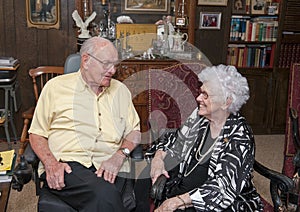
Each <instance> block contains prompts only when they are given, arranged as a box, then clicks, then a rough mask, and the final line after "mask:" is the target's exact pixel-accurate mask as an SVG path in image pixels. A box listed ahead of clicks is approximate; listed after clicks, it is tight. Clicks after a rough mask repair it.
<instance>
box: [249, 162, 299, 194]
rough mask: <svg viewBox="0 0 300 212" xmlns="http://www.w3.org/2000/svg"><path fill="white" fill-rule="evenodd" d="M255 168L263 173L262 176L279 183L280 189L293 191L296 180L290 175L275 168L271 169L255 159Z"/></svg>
mask: <svg viewBox="0 0 300 212" xmlns="http://www.w3.org/2000/svg"><path fill="white" fill-rule="evenodd" d="M253 167H254V170H255V171H256V172H258V173H259V174H261V175H262V176H264V177H266V178H268V179H270V180H271V182H273V183H276V184H278V185H279V189H280V190H281V191H283V192H288V191H291V190H292V189H293V188H294V181H293V180H292V179H291V178H289V177H288V176H286V175H284V174H282V173H280V172H277V171H275V170H272V169H269V168H267V167H265V166H264V165H262V164H261V163H259V162H258V161H256V160H255V162H254V166H253Z"/></svg>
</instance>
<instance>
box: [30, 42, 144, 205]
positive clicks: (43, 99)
mask: <svg viewBox="0 0 300 212" xmlns="http://www.w3.org/2000/svg"><path fill="white" fill-rule="evenodd" d="M80 54H81V66H80V70H79V71H78V72H75V73H71V74H66V75H62V76H58V77H55V78H53V79H52V80H50V81H49V82H48V83H47V84H46V86H45V87H44V88H43V90H42V93H41V95H40V97H39V101H38V103H37V106H36V109H35V113H34V117H33V120H32V124H31V127H30V129H29V133H30V144H31V145H32V148H33V150H34V152H35V153H36V154H37V156H38V157H39V158H40V160H41V164H40V167H39V174H40V175H41V177H42V178H43V177H44V178H45V183H44V186H43V188H42V192H45V191H46V192H51V193H52V194H54V195H56V196H57V197H59V198H60V199H61V200H63V201H64V202H65V203H67V204H68V205H70V206H71V207H73V208H74V209H75V210H78V211H125V208H124V206H123V202H122V198H121V194H120V191H119V190H118V189H117V185H115V184H116V183H117V182H118V181H119V180H118V179H119V178H121V177H119V176H117V175H118V173H120V172H129V171H130V167H129V162H128V157H129V154H130V152H131V151H132V150H133V149H134V148H135V147H136V146H137V145H138V144H139V143H140V120H139V117H138V114H137V112H136V110H135V108H134V105H133V103H132V99H131V93H130V91H129V90H128V89H127V87H126V86H125V85H124V84H123V83H121V82H119V81H117V80H115V79H112V76H113V75H114V74H115V72H116V70H115V67H114V65H115V64H116V63H117V62H118V53H117V50H116V49H115V47H114V45H113V44H112V43H111V42H110V41H108V40H106V39H103V38H100V37H93V38H90V39H88V40H87V41H85V43H84V44H83V45H82V47H81V50H80ZM55 209H56V208H47V211H55ZM42 210H44V209H41V208H40V211H42Z"/></svg>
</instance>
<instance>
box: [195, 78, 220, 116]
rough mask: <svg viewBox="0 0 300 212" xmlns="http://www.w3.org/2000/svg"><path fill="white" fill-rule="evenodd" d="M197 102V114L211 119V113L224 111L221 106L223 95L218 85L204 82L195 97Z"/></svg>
mask: <svg viewBox="0 0 300 212" xmlns="http://www.w3.org/2000/svg"><path fill="white" fill-rule="evenodd" d="M196 100H197V102H198V104H199V112H198V114H199V115H201V116H205V117H206V118H208V119H212V118H213V115H215V114H217V113H219V112H225V110H224V109H222V107H223V106H224V105H225V97H224V94H223V92H222V90H221V88H220V87H217V86H211V85H210V84H209V83H207V82H204V83H203V85H202V86H201V87H200V89H199V96H198V97H197V98H196Z"/></svg>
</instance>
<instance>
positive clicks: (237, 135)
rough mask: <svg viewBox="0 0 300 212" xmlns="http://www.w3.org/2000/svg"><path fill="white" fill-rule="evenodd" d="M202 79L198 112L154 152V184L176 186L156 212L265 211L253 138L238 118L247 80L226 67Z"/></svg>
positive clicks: (208, 70) (204, 73) (215, 68)
mask: <svg viewBox="0 0 300 212" xmlns="http://www.w3.org/2000/svg"><path fill="white" fill-rule="evenodd" d="M198 77H199V80H200V81H201V82H202V83H203V84H202V85H201V87H200V89H199V96H198V97H197V98H196V100H197V102H198V104H199V107H198V108H197V109H196V110H195V111H194V112H193V113H192V114H191V115H190V117H189V118H188V119H187V121H186V122H185V123H184V124H183V125H182V126H181V127H180V128H179V129H178V130H176V132H173V133H165V135H164V136H162V137H161V138H160V140H159V142H158V143H157V144H156V145H155V146H154V149H155V150H156V153H155V156H154V158H153V159H152V162H151V171H150V176H151V178H152V183H154V182H155V181H156V180H157V178H158V177H159V176H160V175H162V174H163V175H165V176H166V177H167V178H168V183H167V184H172V186H168V189H167V192H166V198H165V199H166V200H165V201H163V202H162V204H160V206H159V207H158V208H157V209H156V210H155V211H156V212H160V211H175V210H177V209H182V210H184V209H185V210H186V211H262V210H263V205H262V202H261V200H260V197H259V195H258V193H257V192H256V189H255V188H254V186H253V183H252V181H251V178H252V175H251V174H252V171H253V163H254V153H255V144H254V137H253V133H252V130H251V128H250V126H249V125H248V124H247V122H246V120H245V118H244V117H242V116H241V115H240V114H239V113H238V111H239V110H240V108H241V107H242V105H243V104H245V103H246V101H247V100H248V98H249V88H248V84H247V80H246V78H244V77H242V76H241V74H240V73H238V71H237V70H236V68H235V67H233V66H225V65H218V66H213V67H208V68H205V69H204V70H203V71H202V72H201V73H199V74H198ZM174 167H175V168H174ZM171 169H172V170H171Z"/></svg>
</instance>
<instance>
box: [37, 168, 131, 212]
mask: <svg viewBox="0 0 300 212" xmlns="http://www.w3.org/2000/svg"><path fill="white" fill-rule="evenodd" d="M68 164H69V166H70V167H71V168H72V172H71V173H70V174H68V173H65V176H64V177H65V185H66V186H65V187H64V188H63V189H62V190H55V189H50V188H49V187H48V185H47V182H46V181H45V183H44V186H43V188H42V190H41V195H43V194H42V192H45V193H46V192H50V193H51V194H54V195H55V196H56V197H58V198H59V199H60V200H62V201H63V202H65V203H66V204H68V205H69V206H70V207H72V208H73V209H75V211H80V212H91V211H104V212H105V211H116V212H123V211H127V210H126V209H125V208H124V206H123V201H122V198H121V192H120V190H119V189H118V188H117V187H118V186H117V185H116V184H111V183H109V182H107V181H105V180H104V179H103V178H99V177H97V175H96V174H95V173H94V172H95V171H96V169H95V167H91V168H86V167H84V166H83V165H81V164H80V163H77V162H68ZM43 175H44V176H41V177H45V174H43ZM121 181H122V180H121ZM116 183H118V178H117V182H116ZM120 187H122V186H120ZM50 207H52V206H50ZM39 211H44V209H39ZM46 211H55V212H58V210H57V208H55V205H53V208H49V205H48V206H47V209H46Z"/></svg>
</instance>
